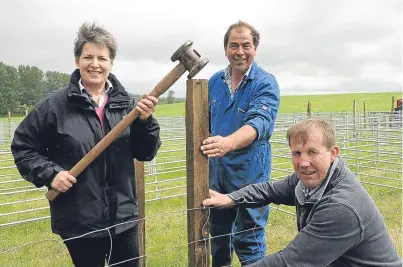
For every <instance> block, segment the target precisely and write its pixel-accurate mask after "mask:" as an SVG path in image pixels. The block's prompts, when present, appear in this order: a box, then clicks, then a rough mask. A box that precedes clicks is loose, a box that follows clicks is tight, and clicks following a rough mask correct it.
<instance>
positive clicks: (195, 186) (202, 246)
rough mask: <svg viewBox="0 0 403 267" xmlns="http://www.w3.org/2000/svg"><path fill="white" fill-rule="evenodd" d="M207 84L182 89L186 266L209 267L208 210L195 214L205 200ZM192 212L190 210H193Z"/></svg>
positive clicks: (190, 83)
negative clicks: (185, 185) (184, 147)
mask: <svg viewBox="0 0 403 267" xmlns="http://www.w3.org/2000/svg"><path fill="white" fill-rule="evenodd" d="M208 123H209V119H208V86H207V80H188V81H187V88H186V170H187V208H188V209H189V211H188V217H187V218H188V243H189V246H188V266H189V267H205V266H210V263H209V262H210V246H209V242H208V237H209V231H208V222H207V220H208V214H209V213H208V210H204V211H201V210H198V209H197V208H199V207H200V206H201V203H202V201H203V200H204V199H206V198H208V188H209V185H208V184H209V183H208V160H207V158H206V157H205V156H204V155H203V153H202V152H201V150H200V146H201V144H202V142H203V140H204V139H206V138H207V137H208V136H209V126H208ZM194 208H196V209H195V210H191V209H194Z"/></svg>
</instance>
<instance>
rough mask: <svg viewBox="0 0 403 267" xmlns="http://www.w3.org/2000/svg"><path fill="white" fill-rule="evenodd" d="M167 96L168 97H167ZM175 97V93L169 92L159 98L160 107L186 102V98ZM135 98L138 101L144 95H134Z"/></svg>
mask: <svg viewBox="0 0 403 267" xmlns="http://www.w3.org/2000/svg"><path fill="white" fill-rule="evenodd" d="M165 95H167V96H165ZM174 95H175V91H172V90H168V92H167V93H165V94H163V95H162V96H160V97H159V98H158V105H161V104H173V103H181V102H185V100H186V99H185V98H184V97H175V96H174ZM134 97H135V98H136V99H140V98H141V97H142V95H140V94H134Z"/></svg>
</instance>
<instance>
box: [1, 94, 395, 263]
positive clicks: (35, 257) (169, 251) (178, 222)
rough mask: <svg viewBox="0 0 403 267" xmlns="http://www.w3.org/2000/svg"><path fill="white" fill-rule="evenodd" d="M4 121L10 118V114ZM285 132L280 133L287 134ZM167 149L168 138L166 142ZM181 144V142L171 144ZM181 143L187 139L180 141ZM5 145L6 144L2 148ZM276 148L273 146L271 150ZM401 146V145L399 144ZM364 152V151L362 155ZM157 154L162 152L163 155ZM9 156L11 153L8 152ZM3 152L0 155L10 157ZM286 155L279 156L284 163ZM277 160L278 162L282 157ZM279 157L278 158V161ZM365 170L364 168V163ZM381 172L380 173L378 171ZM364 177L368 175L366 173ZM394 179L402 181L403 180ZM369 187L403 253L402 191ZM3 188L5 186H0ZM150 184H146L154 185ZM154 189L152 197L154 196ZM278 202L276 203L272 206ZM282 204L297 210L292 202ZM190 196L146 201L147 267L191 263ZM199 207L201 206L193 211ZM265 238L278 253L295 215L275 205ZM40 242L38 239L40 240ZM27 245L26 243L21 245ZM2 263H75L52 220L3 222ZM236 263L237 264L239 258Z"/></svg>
mask: <svg viewBox="0 0 403 267" xmlns="http://www.w3.org/2000/svg"><path fill="white" fill-rule="evenodd" d="M392 96H395V99H398V98H401V97H402V96H401V94H400V93H397V92H395V93H375V94H344V95H321V96H284V97H282V98H281V106H280V113H292V112H298V113H301V112H306V105H307V101H311V103H312V111H313V112H315V111H318V112H338V111H352V107H353V100H356V101H357V111H358V110H360V109H362V106H360V103H363V102H364V101H366V102H367V110H368V111H379V110H381V111H389V110H390V109H391V104H392V102H391V99H392ZM184 107H185V105H184V103H179V104H170V105H161V106H158V107H157V111H156V116H157V117H158V116H180V115H182V116H183V115H184ZM12 119H13V120H15V121H20V120H21V117H12ZM0 120H3V121H7V118H3V119H1V118H0ZM283 136H284V135H283V133H281V138H284V137H283ZM165 145H166V146H167V147H165V148H164V150H165V149H166V150H169V148H170V147H169V143H165ZM172 146H173V147H177V144H172ZM181 146H182V147H183V146H184V144H181ZM0 148H1V149H6V147H0ZM276 149H277V147H276V146H274V147H273V151H275V150H276ZM397 149H401V148H400V147H399V148H397ZM175 156H177V154H176V153H175V152H172V153H168V154H164V155H163V157H166V158H168V159H169V158H170V159H172V158H174V157H175ZM359 156H360V157H364V156H365V154H360V155H359ZM158 157H162V155H159V156H158ZM7 158H8V157H7ZM7 158H6V157H1V156H0V160H5V159H7ZM284 160H285V159H283V160H280V161H281V162H283V161H284ZM280 161H279V162H280ZM276 163H278V162H274V161H273V164H276ZM8 165H10V164H9V163H8V162H7V163H6V162H0V167H3V166H8ZM385 165H386V166H381V167H384V168H385V169H393V168H395V169H396V170H395V172H393V173H392V174H390V173H389V174H388V175H387V176H388V177H391V178H393V179H397V180H399V179H401V178H402V177H401V166H400V167H398V168H396V165H393V166H392V165H391V166H388V165H387V164H386V163H385ZM165 167H169V168H176V167H178V166H177V164H176V165H175V164H173V165H169V166H168V164H167V166H165ZM362 171H365V168H363V170H362ZM0 172H1V174H13V173H16V171H15V170H1V171H0ZM282 175H284V173H281V172H273V173H272V177H279V176H282ZM380 175H382V174H380ZM170 177H171V176H170V175H169V174H167V175H165V176H162V177H159V178H158V179H159V180H164V179H168V178H170ZM363 177H364V178H363V179H364V180H365V179H366V178H365V176H363ZM146 179H147V181H152V179H153V177H147V178H146ZM394 184H397V185H400V187H401V180H399V181H397V182H395V183H394ZM24 185H27V183H26V182H21V183H19V184H13V186H24ZM365 187H366V189H367V190H368V192H369V193H370V194H371V196H372V197H373V198H374V200H375V202H376V204H377V205H378V207H379V209H380V211H381V212H382V214H383V216H384V218H385V221H386V224H387V226H388V231H389V233H390V235H391V237H392V239H393V241H394V243H395V245H396V247H397V250H398V252H399V255H402V220H401V218H402V201H401V200H402V192H401V190H396V189H390V188H381V187H378V186H374V185H365ZM0 188H2V189H4V188H6V186H3V185H1V186H0ZM151 189H152V188H149V189H147V188H146V191H147V190H151ZM43 195H44V192H42V191H41V192H32V193H28V194H27V193H25V194H17V195H13V196H1V195H0V203H4V202H9V201H16V200H19V199H22V198H28V197H29V198H34V197H41V196H43ZM152 196H153V195H152V194H150V195H149V196H148V197H152ZM47 205H48V204H47V202H46V201H45V200H44V201H38V202H31V203H26V204H18V205H12V206H7V207H3V206H0V214H4V213H8V212H13V211H16V210H21V209H31V208H38V207H46V206H47ZM274 207H275V206H274ZM280 208H282V209H285V210H287V211H290V212H293V211H294V208H293V207H284V206H281V207H280ZM185 211H186V198H185V197H178V198H173V199H167V200H163V201H154V202H147V204H146V216H147V217H148V219H147V220H146V244H147V246H146V250H147V266H150V267H161V266H164V267H167V266H175V267H176V266H187V228H186V227H187V219H186V212H185ZM194 212H199V211H194ZM46 215H48V210H47V209H45V210H42V211H39V212H36V213H35V217H40V216H46ZM21 219H23V215H13V216H4V217H1V216H0V224H2V223H7V222H11V221H15V220H21ZM266 231H267V234H266V240H267V242H268V244H269V245H268V251H267V253H273V252H276V251H278V250H280V249H282V248H284V247H285V246H286V245H287V244H288V242H289V241H291V240H292V239H293V237H294V236H295V234H296V233H297V231H296V221H295V217H294V216H292V215H289V214H287V213H284V212H280V211H277V210H274V209H272V212H271V215H270V220H269V223H268V225H267V227H266ZM38 241H40V242H39V243H37V242H38ZM23 244H26V245H25V246H23V247H21V248H18V246H21V245H23ZM8 248H14V250H12V251H9V252H6V253H2V251H4V250H6V249H8ZM0 266H18V267H20V266H24V267H25V266H49V267H50V266H72V264H71V261H70V259H69V256H68V252H67V250H66V249H65V247H64V245H63V244H62V243H61V242H60V238H59V237H58V236H55V235H53V234H52V233H51V232H50V223H49V220H44V221H38V222H30V223H27V224H22V225H18V226H12V227H0ZM234 266H239V264H237V263H235V265H234Z"/></svg>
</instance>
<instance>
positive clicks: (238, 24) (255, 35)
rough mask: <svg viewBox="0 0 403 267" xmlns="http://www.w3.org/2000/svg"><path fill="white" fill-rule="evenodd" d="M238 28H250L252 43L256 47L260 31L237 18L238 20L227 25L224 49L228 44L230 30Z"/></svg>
mask: <svg viewBox="0 0 403 267" xmlns="http://www.w3.org/2000/svg"><path fill="white" fill-rule="evenodd" d="M238 28H247V29H249V30H250V33H251V35H252V38H253V45H254V46H255V48H257V47H258V45H259V42H260V33H259V32H258V31H257V30H256V29H255V28H254V27H253V26H252V25H250V24H249V23H246V22H244V21H242V20H239V21H238V22H236V23H234V24H232V25H231V26H229V27H228V30H227V32H226V33H225V35H224V49H226V48H227V46H228V39H229V35H230V34H231V31H232V30H234V29H238Z"/></svg>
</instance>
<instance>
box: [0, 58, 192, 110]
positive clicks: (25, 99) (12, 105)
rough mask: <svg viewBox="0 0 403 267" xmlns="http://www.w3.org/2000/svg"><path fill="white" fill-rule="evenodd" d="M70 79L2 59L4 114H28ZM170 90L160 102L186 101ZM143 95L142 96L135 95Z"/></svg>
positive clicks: (0, 103) (1, 103) (0, 93)
mask: <svg viewBox="0 0 403 267" xmlns="http://www.w3.org/2000/svg"><path fill="white" fill-rule="evenodd" d="M69 81H70V74H66V73H61V72H57V71H46V72H45V71H43V70H41V69H39V68H38V67H35V66H28V65H27V66H25V65H20V66H18V67H17V68H16V67H13V66H10V65H7V64H5V63H3V62H0V115H6V114H7V113H8V112H9V111H10V112H11V113H12V114H25V111H26V110H31V109H32V108H33V107H34V106H35V105H36V104H37V103H38V102H39V101H40V100H41V99H43V98H45V97H46V96H47V95H48V94H49V93H52V92H54V91H56V90H58V89H59V88H62V87H63V86H66V85H67V84H68V83H69ZM174 95H175V92H174V91H172V90H169V91H168V93H167V96H162V97H160V98H159V103H160V104H171V103H177V102H184V101H185V99H184V98H176V97H175V96H174ZM135 96H136V97H137V98H140V97H141V95H135Z"/></svg>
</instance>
